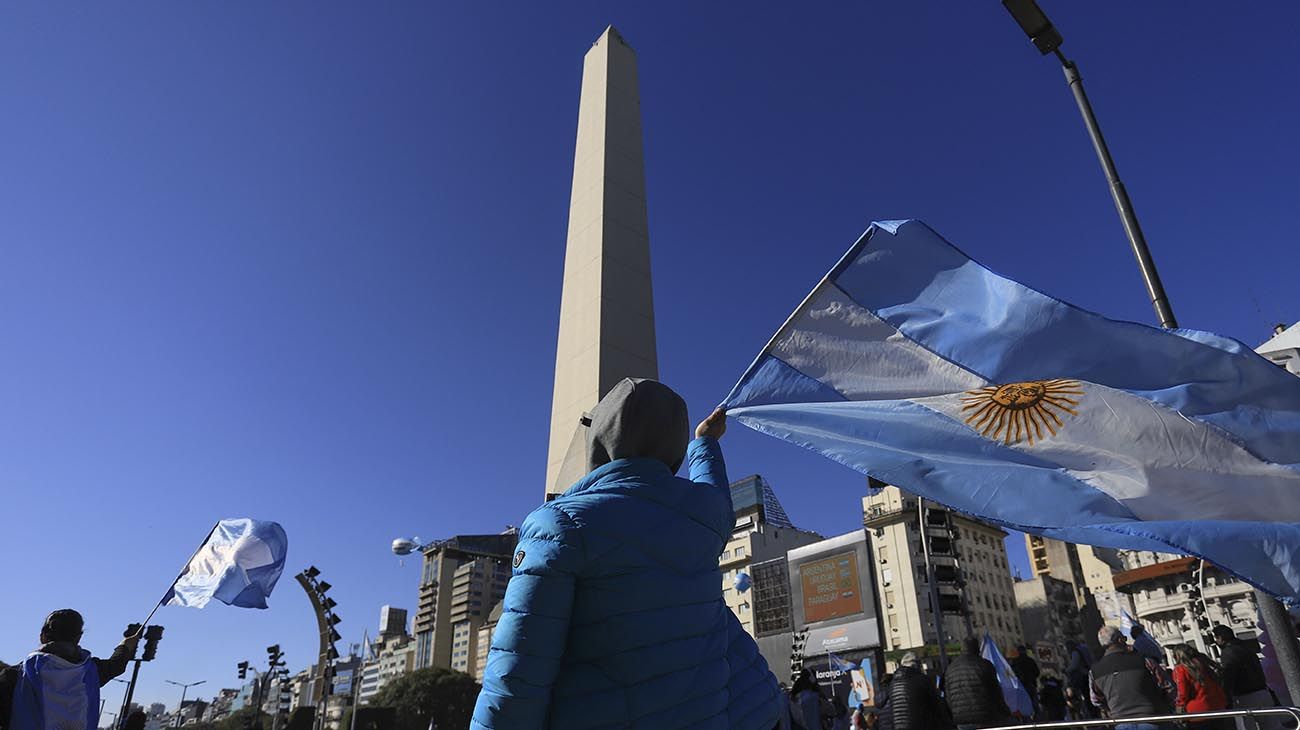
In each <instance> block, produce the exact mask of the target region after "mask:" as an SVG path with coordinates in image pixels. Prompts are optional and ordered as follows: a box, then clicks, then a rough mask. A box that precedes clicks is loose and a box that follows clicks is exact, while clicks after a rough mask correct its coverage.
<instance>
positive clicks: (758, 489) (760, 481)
mask: <svg viewBox="0 0 1300 730" xmlns="http://www.w3.org/2000/svg"><path fill="white" fill-rule="evenodd" d="M731 505H732V509H734V510H735V513H736V523H735V527H734V528H733V530H732V533H731V539H730V540H728V541H727V545H726V547H725V548H724V549H723V551H722V556H721V557H719V558H718V567H719V568H721V569H722V598H723V600H724V601H725V602H726V604H727V608H729V609H731V612H732V613H734V614H736V618H737V619H739V620H740V625H741V626H743V627H744V628H745V631H746V632H747V633H748V634H749V635H750V636H756V635H757V631H756V625H755V614H754V612H755V609H756V607H757V606H756V599H755V594H754V593H753V590H752V583H753V580H754V576H753V575H752V571H751V566H752V565H754V564H756V563H762V562H764V561H768V560H775V559H778V558H779V559H780V560H781V562H782V563H784V562H785V555H786V553H787V552H789V551H790V550H792V549H794V548H797V547H801V546H803V545H808V544H810V543H814V542H817V541H818V540H821V539H822V537H821V535H818V534H817V533H815V532H808V531H806V530H800V529H798V528H796V527H795V526H794V525H793V524H791V522H790V517H789V515H787V514H786V513H785V508H783V507H782V506H781V502H780V501H779V500H777V498H776V493H775V492H773V491H772V486H771V485H770V484H768V483H767V480H766V479H764V478H763V477H762V476H760V475H758V474H755V475H753V476H748V477H745V478H744V479H741V480H739V481H737V482H734V483H732V485H731ZM741 573H744V574H746V575H749V577H750V582H751V588H749V589H746V590H743V591H742V590H739V589H738V588H737V586H736V576H737V575H738V574H741ZM787 605H788V604H787ZM773 606H774V607H775V604H773ZM786 610H787V611H788V608H787V609H786Z"/></svg>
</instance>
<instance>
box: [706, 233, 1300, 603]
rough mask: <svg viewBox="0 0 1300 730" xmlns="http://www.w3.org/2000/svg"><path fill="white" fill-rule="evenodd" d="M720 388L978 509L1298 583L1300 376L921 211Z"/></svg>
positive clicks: (1296, 591) (893, 474) (1257, 577)
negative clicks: (998, 255) (1083, 301)
mask: <svg viewBox="0 0 1300 730" xmlns="http://www.w3.org/2000/svg"><path fill="white" fill-rule="evenodd" d="M1043 255H1044V256H1052V255H1054V254H1052V252H1050V251H1044V254H1043ZM722 405H723V407H725V408H727V409H728V410H729V413H730V414H731V415H732V416H733V417H735V418H736V419H738V420H739V421H740V422H741V423H743V424H745V425H746V426H749V427H750V428H754V429H757V430H759V431H762V432H764V433H767V434H770V435H772V436H776V437H777V438H781V439H785V440H787V441H791V442H793V443H796V444H798V445H800V446H803V447H805V448H808V449H812V450H814V451H817V452H820V453H822V454H824V455H826V456H827V457H830V458H831V459H834V460H835V461H838V462H840V463H842V464H845V465H847V466H850V467H852V468H854V469H857V470H859V471H862V472H865V473H866V474H868V475H870V476H872V477H875V478H876V479H878V480H880V481H882V482H886V483H889V484H894V485H897V486H899V487H901V488H903V489H905V490H907V491H908V492H911V493H913V494H917V495H920V496H922V497H925V498H926V499H932V500H935V501H936V502H940V503H942V504H946V505H948V506H949V507H951V508H953V509H956V510H959V511H961V512H964V513H966V514H970V515H975V516H977V517H981V518H984V519H986V520H990V521H992V522H995V523H997V524H999V525H1003V526H1006V527H1010V528H1014V529H1017V530H1021V531H1024V532H1029V533H1033V534H1036V535H1043V536H1046V537H1053V538H1058V539H1061V540H1065V541H1067V542H1079V543H1085V544H1088V545H1098V546H1102V547H1109V548H1123V549H1130V550H1154V551H1158V552H1176V553H1184V554H1188V555H1195V556H1197V557H1200V558H1204V559H1206V560H1209V561H1211V562H1213V563H1214V564H1215V565H1217V566H1219V567H1220V568H1224V569H1226V570H1227V571H1229V572H1231V573H1233V574H1234V575H1236V576H1238V577H1240V578H1242V579H1244V580H1246V581H1248V582H1250V583H1251V584H1253V585H1255V586H1257V587H1259V588H1262V589H1264V590H1265V591H1267V592H1269V593H1271V594H1273V595H1274V596H1277V597H1279V598H1282V599H1283V600H1285V601H1288V602H1291V603H1297V602H1300V378H1297V377H1295V376H1294V375H1292V374H1290V373H1288V372H1287V371H1285V370H1283V369H1281V368H1279V367H1277V366H1276V365H1274V364H1272V363H1270V362H1269V361H1268V360H1265V359H1264V358H1262V357H1260V356H1258V355H1256V354H1255V353H1254V352H1252V351H1251V349H1250V348H1249V347H1246V346H1245V345H1243V344H1241V343H1240V342H1237V341H1235V340H1230V339H1227V338H1225V337H1219V336H1217V335H1213V334H1210V333H1208V332H1197V331H1194V330H1159V329H1155V328H1153V327H1147V326H1144V325H1140V324H1134V323H1132V322H1117V321H1114V320H1109V319H1106V318H1105V317H1102V316H1099V315H1096V314H1093V313H1091V312H1086V311H1084V310H1081V309H1079V308H1077V307H1073V306H1071V305H1069V304H1066V303H1065V302H1061V301H1059V300H1056V299H1053V298H1051V297H1049V296H1047V295H1045V294H1042V293H1040V292H1037V291H1035V290H1033V289H1030V288H1029V287H1027V286H1025V285H1023V284H1020V283H1018V282H1015V281H1012V280H1010V279H1007V278H1005V277H1002V276H998V275H997V274H994V273H993V272H991V271H989V270H988V269H986V268H984V267H983V266H980V265H979V264H978V263H976V262H975V261H972V260H971V259H970V258H968V257H967V256H966V255H965V254H963V253H962V252H961V251H958V250H957V249H956V248H955V247H953V246H952V245H951V244H949V243H948V242H947V241H945V240H943V239H942V238H940V237H939V235H938V234H936V233H935V232H934V231H932V230H930V228H928V227H927V226H926V225H925V224H924V223H921V222H919V221H887V222H884V223H876V224H873V225H872V226H871V228H869V229H868V230H867V232H866V233H865V234H864V235H863V236H862V238H861V239H859V240H858V242H857V243H856V244H854V246H853V247H852V248H851V249H850V250H849V252H848V253H847V254H845V256H844V258H843V259H842V260H841V261H840V263H839V264H838V265H836V266H835V268H833V269H831V271H830V273H829V274H827V275H826V277H825V278H823V279H822V281H821V282H820V283H819V284H818V285H817V287H816V288H815V289H814V290H813V291H812V293H811V294H809V295H808V298H807V299H805V300H804V302H803V304H801V305H800V306H799V308H798V309H797V310H795V312H794V314H792V315H791V316H790V318H789V320H787V321H786V323H785V324H784V325H783V326H782V327H781V329H780V330H779V331H778V332H777V333H776V335H775V336H774V337H773V338H772V340H771V342H769V343H768V345H767V347H765V348H763V351H762V352H760V353H759V356H758V358H757V359H756V360H755V361H754V364H753V365H751V366H750V368H749V370H747V371H746V372H745V374H744V376H743V377H742V378H741V379H740V382H739V383H737V384H736V387H735V389H734V390H733V391H732V392H731V395H729V396H728V397H727V399H726V401H725V402H724V403H723V404H722Z"/></svg>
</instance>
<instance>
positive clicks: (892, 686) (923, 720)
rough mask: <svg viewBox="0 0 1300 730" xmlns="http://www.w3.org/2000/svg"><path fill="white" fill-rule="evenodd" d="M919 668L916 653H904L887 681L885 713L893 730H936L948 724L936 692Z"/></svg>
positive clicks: (941, 701)
mask: <svg viewBox="0 0 1300 730" xmlns="http://www.w3.org/2000/svg"><path fill="white" fill-rule="evenodd" d="M918 665H919V662H918V661H917V657H916V654H915V653H914V652H910V651H909V652H907V653H906V654H904V655H903V656H902V658H901V659H899V660H898V669H897V670H895V671H894V677H893V679H891V680H890V682H889V704H888V706H887V707H886V711H887V712H889V713H890V720H891V724H892V727H893V730H939V728H943V727H945V726H946V725H947V724H948V723H947V722H945V721H944V705H943V699H942V698H941V697H939V691H938V690H937V689H935V686H934V683H933V682H931V681H930V678H929V677H927V676H926V675H925V673H924V672H922V671H921V669H920V667H919V666H918Z"/></svg>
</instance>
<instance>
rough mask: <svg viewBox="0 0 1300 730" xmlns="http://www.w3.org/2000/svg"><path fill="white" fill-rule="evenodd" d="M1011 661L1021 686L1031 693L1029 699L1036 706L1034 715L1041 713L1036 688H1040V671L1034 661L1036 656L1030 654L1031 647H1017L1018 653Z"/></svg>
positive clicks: (1022, 645) (1012, 669)
mask: <svg viewBox="0 0 1300 730" xmlns="http://www.w3.org/2000/svg"><path fill="white" fill-rule="evenodd" d="M1009 663H1010V664H1011V671H1013V672H1015V673H1016V678H1017V679H1019V680H1020V686H1021V687H1024V688H1025V692H1027V693H1029V701H1030V703H1031V704H1032V705H1033V706H1034V717H1037V716H1038V713H1039V708H1038V693H1037V692H1035V691H1034V690H1036V689H1037V688H1038V675H1039V673H1040V672H1039V669H1038V662H1036V661H1034V657H1033V656H1032V655H1030V653H1029V647H1027V646H1025V645H1024V644H1021V645H1019V646H1017V647H1016V655H1015V656H1013V657H1011V660H1010V662H1009Z"/></svg>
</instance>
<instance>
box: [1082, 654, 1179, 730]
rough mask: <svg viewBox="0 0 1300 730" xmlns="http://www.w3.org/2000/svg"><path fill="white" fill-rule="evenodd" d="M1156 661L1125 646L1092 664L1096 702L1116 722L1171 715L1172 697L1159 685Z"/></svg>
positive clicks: (1094, 699) (1093, 690) (1093, 691)
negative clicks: (1170, 698) (1148, 716)
mask: <svg viewBox="0 0 1300 730" xmlns="http://www.w3.org/2000/svg"><path fill="white" fill-rule="evenodd" d="M1158 671H1159V668H1158V667H1157V666H1155V664H1154V662H1153V661H1152V660H1151V659H1149V658H1147V657H1145V656H1142V655H1141V654H1139V653H1137V652H1135V651H1130V650H1128V649H1127V648H1125V647H1112V648H1110V649H1108V650H1106V655H1105V656H1103V657H1102V658H1101V659H1098V660H1097V662H1096V663H1095V664H1093V665H1092V694H1093V701H1094V702H1097V704H1098V705H1100V707H1101V708H1102V709H1103V710H1105V711H1106V714H1107V716H1108V717H1110V718H1112V719H1123V718H1126V717H1142V716H1143V715H1167V714H1169V713H1170V712H1171V711H1172V709H1173V708H1172V707H1170V704H1169V698H1168V696H1167V695H1166V694H1165V692H1164V690H1162V689H1161V688H1160V684H1159V683H1157V682H1156V676H1157V674H1156V673H1157V672H1158Z"/></svg>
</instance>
